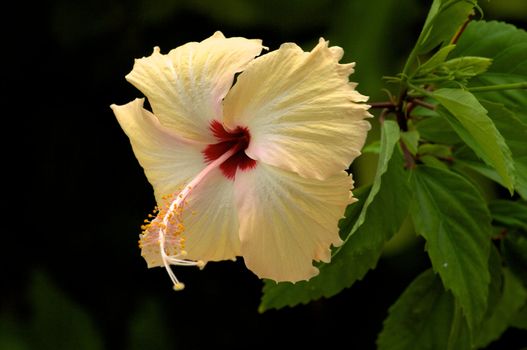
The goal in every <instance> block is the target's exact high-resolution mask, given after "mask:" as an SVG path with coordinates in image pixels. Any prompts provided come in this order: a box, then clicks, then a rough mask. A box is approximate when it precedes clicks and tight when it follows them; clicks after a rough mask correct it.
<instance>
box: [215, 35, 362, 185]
mask: <svg viewBox="0 0 527 350" xmlns="http://www.w3.org/2000/svg"><path fill="white" fill-rule="evenodd" d="M342 54H343V51H342V49H341V48H339V47H331V48H329V47H328V45H327V42H326V41H324V40H322V39H321V40H320V42H319V44H318V45H317V46H316V47H315V48H314V49H313V50H312V51H311V52H304V51H302V49H301V48H299V47H298V46H296V45H295V44H284V45H282V46H281V47H280V49H279V50H277V51H274V52H271V53H268V54H266V55H263V56H260V57H258V58H257V59H255V60H254V61H253V62H252V63H251V64H250V65H249V66H248V67H247V69H246V70H245V71H244V72H243V73H241V74H240V76H239V77H238V79H237V82H236V84H235V85H234V86H233V88H232V89H231V91H230V92H229V94H228V95H227V97H226V98H225V102H224V114H225V116H224V122H225V124H226V125H227V126H228V127H231V128H233V127H235V126H238V125H240V126H246V127H248V129H249V132H250V134H251V143H250V145H249V148H248V149H247V150H246V153H247V155H248V156H249V157H251V158H253V159H256V160H260V161H262V162H264V163H266V164H270V165H274V166H276V167H280V168H282V169H286V170H290V171H293V172H296V173H298V174H300V175H301V176H304V177H312V178H317V179H325V178H327V177H329V176H331V175H333V174H335V173H336V172H337V171H340V170H343V169H346V168H347V167H348V166H349V164H350V163H351V162H352V161H353V159H355V158H356V157H357V156H358V155H359V154H360V150H361V148H362V146H363V145H364V142H365V140H366V133H367V131H368V130H369V129H370V124H369V123H368V122H367V121H365V120H364V118H366V117H369V116H371V115H370V114H369V113H368V112H367V109H368V106H367V105H365V104H360V103H359V102H364V101H366V100H367V98H366V97H365V96H363V95H361V94H359V93H358V92H357V91H356V90H355V85H356V84H352V83H349V81H348V76H349V75H350V74H351V73H352V72H353V64H345V65H343V64H339V63H338V61H339V60H340V58H341V57H342Z"/></svg>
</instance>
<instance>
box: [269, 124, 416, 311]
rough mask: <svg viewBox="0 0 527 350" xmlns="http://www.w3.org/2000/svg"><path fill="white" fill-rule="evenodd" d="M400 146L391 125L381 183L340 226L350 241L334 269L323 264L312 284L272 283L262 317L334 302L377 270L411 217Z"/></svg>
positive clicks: (384, 139) (363, 192) (385, 134)
mask: <svg viewBox="0 0 527 350" xmlns="http://www.w3.org/2000/svg"><path fill="white" fill-rule="evenodd" d="M395 127H396V126H395ZM397 140H398V132H397V131H396V130H395V128H394V125H393V124H392V122H390V123H388V121H386V122H385V123H384V126H383V130H382V135H381V154H380V156H379V164H378V167H377V174H376V178H375V182H374V184H373V185H372V187H371V189H369V188H366V189H365V188H362V189H359V190H356V191H354V195H355V196H356V197H357V198H358V199H359V202H358V203H354V204H352V205H350V206H348V208H347V210H346V214H345V219H343V220H341V222H340V223H339V227H340V232H341V235H343V236H345V235H347V236H348V237H347V240H346V243H345V244H344V245H343V246H341V247H340V249H339V250H338V251H337V252H336V253H335V254H334V256H333V258H332V261H331V263H329V264H321V265H320V266H319V269H320V273H319V275H318V276H315V277H313V278H312V279H311V280H309V281H307V282H306V281H303V282H297V283H295V284H292V283H288V282H282V283H278V284H277V283H275V282H273V281H266V282H265V286H264V289H263V297H262V302H261V304H260V308H259V311H260V312H263V311H265V310H268V309H272V308H277V309H279V308H282V307H285V306H294V305H297V304H300V303H308V302H309V301H311V300H315V299H318V298H320V297H327V298H328V297H331V296H333V295H335V294H337V293H339V292H340V291H341V290H342V289H344V288H347V287H350V286H351V285H352V284H353V283H354V282H355V281H357V280H360V279H362V278H363V277H364V276H365V275H366V273H367V272H368V270H369V269H371V268H373V267H375V265H376V264H377V261H378V260H379V257H380V255H381V253H382V249H383V246H384V244H385V242H386V241H387V240H389V239H390V238H391V237H392V236H393V235H394V234H395V232H397V231H398V229H399V227H400V226H401V224H402V222H403V221H404V219H405V218H406V216H407V214H408V206H409V202H410V196H411V195H410V188H409V184H408V175H409V174H408V172H407V171H405V170H404V168H403V157H402V155H401V152H400V150H399V149H398V147H396V143H397Z"/></svg>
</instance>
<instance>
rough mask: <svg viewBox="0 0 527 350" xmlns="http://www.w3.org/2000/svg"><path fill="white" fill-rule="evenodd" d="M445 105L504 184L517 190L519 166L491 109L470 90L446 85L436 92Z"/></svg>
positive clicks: (452, 122) (444, 111)
mask: <svg viewBox="0 0 527 350" xmlns="http://www.w3.org/2000/svg"><path fill="white" fill-rule="evenodd" d="M433 96H434V98H436V99H437V100H438V101H439V103H441V105H442V106H443V107H444V108H438V112H439V114H440V115H441V116H442V117H444V118H445V119H446V120H447V121H448V122H449V123H450V125H452V127H453V128H454V130H455V131H456V132H457V133H458V135H459V136H460V137H461V138H462V139H463V141H465V142H466V143H467V145H468V146H469V147H470V148H472V149H473V150H474V152H476V154H477V155H478V156H479V157H481V158H482V159H483V160H484V161H485V163H487V164H488V165H490V166H492V167H493V168H494V169H496V171H497V172H498V174H499V175H500V177H501V179H502V181H503V183H504V184H505V186H506V187H507V188H508V189H509V191H511V192H512V191H513V189H514V185H515V169H514V161H513V160H512V154H511V151H510V149H509V147H508V146H507V144H506V143H505V140H504V139H503V136H502V135H501V134H500V132H499V131H498V129H497V128H496V126H495V125H494V123H493V122H492V120H491V119H490V118H489V117H488V115H487V110H486V109H485V108H484V107H483V106H482V105H481V104H480V103H479V102H478V100H477V99H476V98H475V97H474V95H472V94H471V93H470V92H468V91H464V90H461V89H449V88H443V89H439V90H436V91H435V92H434V93H433Z"/></svg>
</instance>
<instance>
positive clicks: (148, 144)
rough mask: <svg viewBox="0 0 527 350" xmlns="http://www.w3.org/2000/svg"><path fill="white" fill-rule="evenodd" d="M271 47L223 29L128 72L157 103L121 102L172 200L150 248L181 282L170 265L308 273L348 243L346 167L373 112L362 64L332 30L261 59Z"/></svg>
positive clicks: (146, 248) (128, 126) (156, 184)
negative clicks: (357, 69)
mask: <svg viewBox="0 0 527 350" xmlns="http://www.w3.org/2000/svg"><path fill="white" fill-rule="evenodd" d="M263 48H264V47H263V46H262V42H261V40H250V39H246V38H241V37H233V38H225V37H224V36H223V34H222V33H220V32H216V33H215V34H214V35H212V36H211V37H210V38H208V39H205V40H203V41H202V42H199V43H198V42H191V43H187V44H185V45H183V46H180V47H178V48H176V49H174V50H171V51H170V52H169V53H168V54H166V55H164V54H161V53H160V49H159V48H158V47H156V48H154V52H153V53H152V55H151V56H149V57H143V58H141V59H137V60H136V61H135V64H134V67H133V70H132V72H130V73H129V74H128V75H127V76H126V79H127V80H128V81H129V82H130V83H132V84H133V85H134V86H136V87H137V88H138V89H139V90H140V91H141V92H142V93H143V94H144V95H145V96H146V97H147V98H148V101H149V103H150V106H151V108H152V112H150V111H148V110H147V109H145V108H144V107H143V104H144V99H136V100H135V101H132V102H130V103H128V104H125V105H122V106H117V105H112V106H111V107H112V109H113V111H114V113H115V115H116V117H117V120H118V121H119V123H120V125H121V127H122V128H123V130H124V131H125V133H126V134H127V135H128V137H129V138H130V142H131V144H132V147H133V151H134V153H135V156H136V157H137V159H138V160H139V163H140V164H141V166H142V167H143V168H144V170H145V174H146V176H147V178H148V180H149V182H150V183H151V184H152V186H153V188H154V193H155V196H156V201H157V204H158V206H157V209H156V211H155V213H153V214H151V215H150V217H151V219H150V220H147V223H146V224H145V225H144V226H143V232H142V234H141V235H140V247H141V249H142V255H143V257H144V258H145V260H146V262H147V264H148V266H149V267H155V266H164V267H165V268H166V270H167V272H168V273H169V276H170V277H171V279H172V281H173V283H174V288H175V289H182V288H183V284H182V283H181V282H179V280H178V279H177V278H176V276H175V275H174V273H173V271H172V270H171V266H170V265H197V266H200V267H201V266H203V265H204V264H205V263H207V262H209V261H220V260H228V259H235V258H236V257H239V256H241V257H243V259H244V261H245V264H246V266H247V267H248V268H249V269H250V270H251V271H253V272H254V273H255V274H256V275H257V276H258V277H260V278H268V279H272V280H275V281H291V282H296V281H300V280H308V279H310V278H311V277H313V276H315V275H316V274H317V273H318V269H317V268H316V267H314V266H313V261H323V262H329V261H330V258H331V246H332V245H333V246H338V245H339V244H341V243H342V240H341V239H340V237H339V234H338V228H337V223H338V220H339V219H340V218H341V217H342V215H343V213H344V210H345V208H346V206H347V205H348V204H349V203H351V202H352V201H353V200H354V199H353V197H352V195H351V189H352V188H353V181H352V178H351V176H350V175H348V173H347V172H346V171H345V169H346V168H348V166H349V164H350V163H351V162H352V161H353V159H355V158H356V157H357V156H358V155H359V154H360V150H361V148H362V146H363V144H364V142H365V139H366V134H367V131H368V130H369V128H370V124H369V123H368V122H367V121H365V120H364V119H365V118H367V117H369V116H371V115H370V114H369V113H368V112H367V110H368V108H369V106H368V105H366V104H364V103H361V102H365V101H366V100H367V97H366V96H363V95H361V94H360V93H358V92H357V91H356V90H355V87H356V84H355V83H350V82H349V80H348V77H349V75H350V74H351V73H352V72H353V67H354V63H349V64H339V63H338V62H339V60H340V59H341V58H342V55H343V50H342V49H341V48H340V47H335V46H333V47H328V42H327V41H325V40H323V39H320V41H319V43H318V45H316V46H315V48H314V49H313V50H312V51H311V52H304V51H303V50H302V49H301V48H300V47H298V46H297V45H295V44H293V43H286V44H283V45H282V46H280V48H279V49H278V50H276V51H272V52H269V53H266V54H264V55H262V56H259V57H257V56H258V55H259V54H260V53H261V51H262V49H263ZM256 57H257V58H256ZM240 72H241V73H240ZM237 74H239V75H237Z"/></svg>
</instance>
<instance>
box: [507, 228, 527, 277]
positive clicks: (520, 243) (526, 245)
mask: <svg viewBox="0 0 527 350" xmlns="http://www.w3.org/2000/svg"><path fill="white" fill-rule="evenodd" d="M501 251H502V254H503V257H504V259H505V262H506V263H507V265H508V266H509V267H510V269H511V271H512V272H513V273H514V274H515V275H516V276H517V277H518V278H519V279H520V280H521V281H522V282H523V284H524V285H525V286H526V287H527V232H525V231H521V230H509V231H508V232H507V235H506V237H505V239H503V240H502V242H501Z"/></svg>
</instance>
